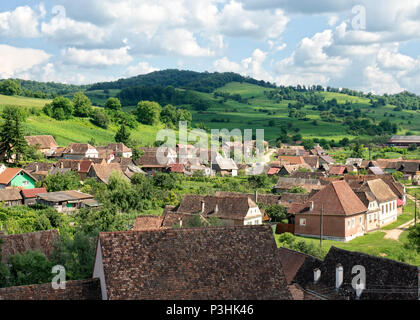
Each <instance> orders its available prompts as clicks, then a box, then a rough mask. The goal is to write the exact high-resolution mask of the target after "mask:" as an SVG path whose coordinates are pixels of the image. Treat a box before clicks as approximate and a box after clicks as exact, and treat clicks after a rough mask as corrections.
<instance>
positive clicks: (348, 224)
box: [347, 220, 350, 229]
mask: <svg viewBox="0 0 420 320" xmlns="http://www.w3.org/2000/svg"><path fill="white" fill-rule="evenodd" d="M347 229H350V220H347Z"/></svg>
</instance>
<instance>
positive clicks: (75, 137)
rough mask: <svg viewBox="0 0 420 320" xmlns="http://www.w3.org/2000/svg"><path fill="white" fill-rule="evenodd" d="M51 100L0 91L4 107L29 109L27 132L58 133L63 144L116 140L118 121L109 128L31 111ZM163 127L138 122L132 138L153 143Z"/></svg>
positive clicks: (53, 134) (101, 142)
mask: <svg viewBox="0 0 420 320" xmlns="http://www.w3.org/2000/svg"><path fill="white" fill-rule="evenodd" d="M48 102H50V100H43V99H32V98H24V97H9V96H3V95H0V107H1V106H4V105H16V106H20V107H23V108H25V109H26V110H27V111H28V117H27V119H26V122H25V125H24V127H25V134H26V135H44V134H50V135H52V136H54V138H55V139H56V141H57V143H58V144H59V145H60V146H67V145H68V144H69V143H70V142H79V143H83V142H88V141H89V140H91V139H92V138H93V139H94V140H95V142H96V143H97V144H98V145H100V144H106V143H110V142H114V137H115V134H116V132H117V130H118V128H117V127H116V126H114V125H111V126H110V127H109V128H108V129H107V130H105V129H102V128H99V127H97V126H95V125H93V124H92V123H91V122H90V121H89V119H83V118H76V117H75V118H73V119H70V120H64V121H58V120H55V119H53V118H50V117H48V116H46V115H45V114H43V113H42V112H38V114H33V113H31V112H29V111H30V109H31V108H38V109H41V108H42V107H44V105H45V104H46V103H48ZM39 111H40V110H39ZM161 128H163V127H162V126H147V125H143V124H138V126H137V128H136V129H132V130H131V138H132V139H135V140H136V141H139V142H141V144H142V145H150V144H153V142H155V138H156V133H157V132H158V130H159V129H161Z"/></svg>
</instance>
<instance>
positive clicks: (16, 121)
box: [0, 106, 28, 162]
mask: <svg viewBox="0 0 420 320" xmlns="http://www.w3.org/2000/svg"><path fill="white" fill-rule="evenodd" d="M2 117H3V119H4V122H3V124H2V125H1V126H0V139H1V144H0V148H1V152H4V154H5V158H6V160H7V161H8V162H10V161H11V160H12V159H13V158H14V157H16V160H17V161H19V160H20V159H22V157H23V156H24V154H25V153H26V150H27V148H28V144H27V142H26V140H25V137H24V133H23V127H22V123H23V122H24V120H25V117H24V115H23V113H22V111H21V110H20V109H19V108H18V107H16V106H6V107H5V108H4V110H3V112H2Z"/></svg>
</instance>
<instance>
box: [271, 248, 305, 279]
mask: <svg viewBox="0 0 420 320" xmlns="http://www.w3.org/2000/svg"><path fill="white" fill-rule="evenodd" d="M278 255H279V257H280V261H281V265H282V267H283V272H284V275H285V276H286V281H287V283H288V284H291V283H292V282H293V280H294V278H295V276H296V274H297V272H298V271H299V269H300V267H301V266H302V265H303V263H304V262H305V260H306V257H307V255H306V254H304V253H300V252H297V251H294V250H290V249H287V248H284V247H281V248H279V249H278Z"/></svg>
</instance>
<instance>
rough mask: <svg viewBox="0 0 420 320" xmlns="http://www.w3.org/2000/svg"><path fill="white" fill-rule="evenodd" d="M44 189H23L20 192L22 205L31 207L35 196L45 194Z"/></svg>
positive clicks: (45, 190) (34, 201)
mask: <svg viewBox="0 0 420 320" xmlns="http://www.w3.org/2000/svg"><path fill="white" fill-rule="evenodd" d="M46 192H47V189H46V188H34V189H23V190H21V191H20V193H21V194H22V199H23V204H24V205H25V206H32V205H35V204H36V195H37V194H38V193H46Z"/></svg>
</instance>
